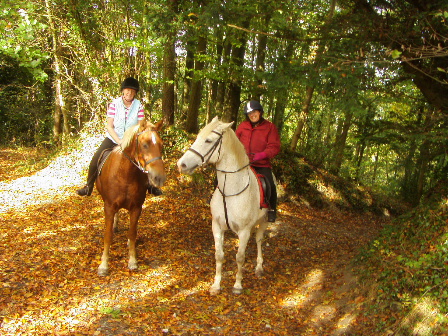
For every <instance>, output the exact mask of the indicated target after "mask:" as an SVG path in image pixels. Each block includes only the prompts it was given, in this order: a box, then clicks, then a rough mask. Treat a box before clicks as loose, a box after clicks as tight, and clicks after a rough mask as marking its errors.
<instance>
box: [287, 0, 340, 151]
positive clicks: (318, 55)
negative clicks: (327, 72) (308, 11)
mask: <svg viewBox="0 0 448 336" xmlns="http://www.w3.org/2000/svg"><path fill="white" fill-rule="evenodd" d="M335 5H336V0H331V4H330V9H329V10H328V14H327V17H326V19H325V23H324V26H323V27H322V30H324V29H326V28H327V27H326V26H328V25H329V24H330V23H331V20H332V19H333V13H334V8H335ZM325 45H326V42H325V40H321V41H320V43H319V46H318V48H317V51H316V57H315V59H314V65H313V68H314V71H316V70H317V69H318V66H319V63H320V60H321V57H322V55H323V53H324V51H325ZM314 71H313V72H314ZM311 75H313V74H311ZM313 92H314V86H307V87H306V96H305V101H304V102H303V106H302V110H301V111H300V115H299V119H298V120H297V126H296V130H295V131H294V135H293V136H292V138H291V142H290V145H289V148H290V149H291V150H295V149H296V147H297V143H298V141H299V138H300V136H301V134H302V129H303V125H304V124H305V120H306V117H307V115H308V112H309V109H310V103H311V99H312V97H313Z"/></svg>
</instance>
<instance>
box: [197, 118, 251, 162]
mask: <svg viewBox="0 0 448 336" xmlns="http://www.w3.org/2000/svg"><path fill="white" fill-rule="evenodd" d="M222 124H223V123H222V122H221V121H219V120H218V119H216V120H212V121H211V122H210V123H209V124H207V125H205V126H204V128H203V129H202V130H201V131H200V132H199V134H198V138H206V137H207V136H208V135H209V134H210V133H211V132H212V131H213V130H214V129H215V128H216V127H218V126H219V125H222ZM224 143H225V146H226V148H225V150H230V151H233V152H235V157H236V159H237V162H236V163H237V165H238V166H241V167H243V166H245V165H247V164H248V163H249V157H248V156H247V154H246V150H245V149H244V146H243V144H242V143H241V141H240V139H238V138H237V136H236V134H235V132H234V131H233V129H231V128H230V127H229V128H227V129H226V131H225V132H224V134H223V144H224Z"/></svg>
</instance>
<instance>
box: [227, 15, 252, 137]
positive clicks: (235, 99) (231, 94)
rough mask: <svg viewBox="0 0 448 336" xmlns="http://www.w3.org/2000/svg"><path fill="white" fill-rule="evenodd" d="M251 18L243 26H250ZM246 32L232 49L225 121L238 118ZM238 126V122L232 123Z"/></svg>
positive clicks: (234, 126)
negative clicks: (232, 65)
mask: <svg viewBox="0 0 448 336" xmlns="http://www.w3.org/2000/svg"><path fill="white" fill-rule="evenodd" d="M249 23H250V19H246V20H245V21H244V22H243V23H242V27H243V28H245V29H247V28H248V27H249ZM246 42H247V38H246V34H245V33H242V35H241V37H240V38H239V45H235V46H234V47H233V50H232V61H233V64H234V67H233V70H232V72H231V75H230V83H229V86H228V88H227V92H226V97H225V100H224V111H223V116H222V120H223V121H224V122H231V121H237V120H238V109H239V107H240V100H241V67H242V66H243V64H244V54H245V53H246ZM232 127H233V129H235V128H236V122H235V123H234V124H233V125H232Z"/></svg>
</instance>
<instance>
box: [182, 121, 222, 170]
mask: <svg viewBox="0 0 448 336" xmlns="http://www.w3.org/2000/svg"><path fill="white" fill-rule="evenodd" d="M212 132H213V133H215V134H218V135H219V139H218V140H217V141H216V142H215V144H214V145H213V147H212V148H210V149H209V151H208V152H207V153H205V154H204V155H202V154H201V153H199V152H198V151H197V150H196V149H194V148H192V147H190V148H188V150H189V151H192V152H193V153H195V154H196V155H197V156H199V157H200V158H201V161H202V164H201V165H203V164H204V163H207V162H208V160H210V158H211V157H212V155H213V153H214V152H215V150H216V148H217V147H218V145H219V144H222V134H221V133H219V132H216V131H215V130H213V131H212ZM219 151H221V147H219ZM210 152H211V154H210ZM209 154H210V156H209V157H208V160H207V161H206V160H205V158H206V157H207V155H209Z"/></svg>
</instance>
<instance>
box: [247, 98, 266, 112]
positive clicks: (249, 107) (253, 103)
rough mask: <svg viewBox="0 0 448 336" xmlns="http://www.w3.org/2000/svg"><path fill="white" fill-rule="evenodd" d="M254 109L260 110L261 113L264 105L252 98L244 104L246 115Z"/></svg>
mask: <svg viewBox="0 0 448 336" xmlns="http://www.w3.org/2000/svg"><path fill="white" fill-rule="evenodd" d="M254 110H258V111H260V114H261V113H263V107H262V106H261V104H260V103H259V102H257V101H256V100H251V101H250V102H247V103H246V104H244V114H245V115H247V114H248V113H250V112H252V111H254Z"/></svg>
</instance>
